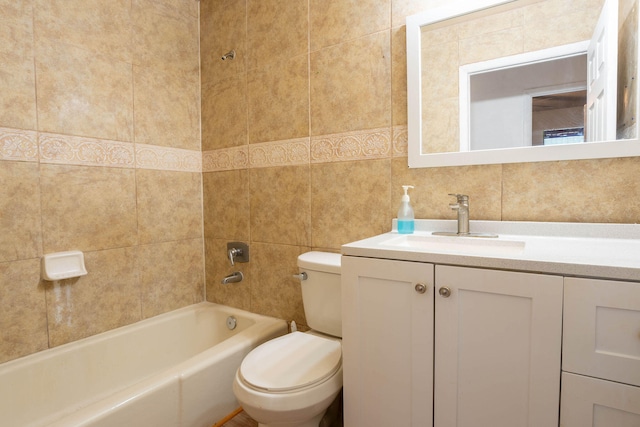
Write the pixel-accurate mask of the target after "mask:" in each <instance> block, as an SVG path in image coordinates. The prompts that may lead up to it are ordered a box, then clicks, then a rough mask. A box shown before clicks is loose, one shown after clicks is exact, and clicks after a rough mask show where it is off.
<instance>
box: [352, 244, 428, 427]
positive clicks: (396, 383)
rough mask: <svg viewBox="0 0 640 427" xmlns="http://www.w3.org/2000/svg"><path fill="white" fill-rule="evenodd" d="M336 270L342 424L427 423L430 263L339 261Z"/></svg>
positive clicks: (359, 259)
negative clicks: (338, 280) (339, 300)
mask: <svg viewBox="0 0 640 427" xmlns="http://www.w3.org/2000/svg"><path fill="white" fill-rule="evenodd" d="M341 271H342V280H343V284H342V292H343V294H342V301H343V306H342V330H343V340H342V352H343V385H344V388H343V391H344V393H345V395H344V399H345V402H346V401H348V402H349V406H348V411H345V414H344V424H345V426H352V427H357V426H362V427H364V426H367V427H374V426H410V425H413V426H425V427H426V426H429V425H431V422H432V418H433V405H432V401H433V319H434V317H433V316H434V310H433V308H434V306H433V299H434V286H433V265H432V264H427V263H418V262H408V261H393V260H383V259H371V258H358V257H344V256H343V257H342V270H341ZM345 333H346V335H345Z"/></svg>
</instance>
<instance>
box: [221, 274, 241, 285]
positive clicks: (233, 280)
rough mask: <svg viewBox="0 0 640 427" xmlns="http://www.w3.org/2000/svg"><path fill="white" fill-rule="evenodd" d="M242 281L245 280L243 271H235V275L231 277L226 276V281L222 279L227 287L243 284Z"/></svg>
mask: <svg viewBox="0 0 640 427" xmlns="http://www.w3.org/2000/svg"><path fill="white" fill-rule="evenodd" d="M242 279H244V276H243V275H242V272H241V271H234V272H233V273H231V274H230V275H228V276H226V277H225V278H224V279H222V284H223V285H226V284H229V283H238V282H241V281H242Z"/></svg>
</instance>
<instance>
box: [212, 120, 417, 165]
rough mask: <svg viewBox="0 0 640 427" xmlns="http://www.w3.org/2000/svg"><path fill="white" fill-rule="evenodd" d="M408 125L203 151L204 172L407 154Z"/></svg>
mask: <svg viewBox="0 0 640 427" xmlns="http://www.w3.org/2000/svg"><path fill="white" fill-rule="evenodd" d="M407 135H408V133H407V126H394V127H392V128H378V129H370V130H364V131H355V132H346V133H338V134H332V135H322V136H313V137H311V138H298V139H290V140H284V141H273V142H264V143H259V144H249V145H248V146H247V145H244V146H241V147H231V148H221V149H219V150H211V151H205V152H203V153H202V171H203V172H217V171H225V170H234V169H247V168H262V167H270V166H291V165H306V164H310V163H329V162H342V161H353V160H367V159H383V158H390V157H406V156H407Z"/></svg>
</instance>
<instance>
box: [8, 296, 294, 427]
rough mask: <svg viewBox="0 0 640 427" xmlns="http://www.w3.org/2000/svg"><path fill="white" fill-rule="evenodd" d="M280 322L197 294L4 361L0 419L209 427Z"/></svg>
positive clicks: (227, 407)
mask: <svg viewBox="0 0 640 427" xmlns="http://www.w3.org/2000/svg"><path fill="white" fill-rule="evenodd" d="M228 316H234V317H235V318H236V319H237V327H236V328H235V329H234V330H233V331H231V330H229V329H228V328H227V323H226V320H227V317H228ZM286 330H287V326H286V322H285V321H284V320H278V319H273V318H270V317H264V316H260V315H256V314H252V313H248V312H246V311H242V310H238V309H234V308H230V307H226V306H223V305H218V304H213V303H208V302H203V303H200V304H195V305H193V306H190V307H185V308H182V309H179V310H176V311H173V312H170V313H166V314H163V315H160V316H157V317H153V318H151V319H147V320H143V321H140V322H138V323H135V324H133V325H129V326H125V327H122V328H119V329H115V330H112V331H109V332H105V333H102V334H99V335H95V336H93V337H89V338H85V339H83V340H80V341H76V342H73V343H69V344H65V345H63V346H60V347H56V348H53V349H50V350H46V351H42V352H40V353H36V354H33V355H29V356H26V357H23V358H20V359H16V360H13V361H10V362H6V363H4V364H1V365H0V426H7V427H22V426H48V427H49V426H51V427H53V426H55V427H62V426H74V427H80V426H92V427H98V426H101V427H102V426H109V427H120V426H123V427H124V426H126V427H143V426H153V427H161V426H166V427H192V426H203V427H204V426H207V427H211V425H212V424H213V423H214V422H216V421H217V420H219V419H220V418H222V417H224V416H225V415H226V414H228V413H229V412H231V411H233V410H234V409H235V408H236V407H237V406H238V404H237V402H236V399H235V397H234V395H233V391H232V389H231V386H232V383H233V377H234V375H235V371H236V369H237V368H238V366H240V362H241V361H242V359H243V357H244V356H245V355H246V354H247V353H248V352H249V351H250V350H251V349H252V348H254V347H255V346H257V345H259V344H260V343H262V342H264V341H266V340H269V339H271V338H273V337H276V336H279V335H282V334H284V333H286Z"/></svg>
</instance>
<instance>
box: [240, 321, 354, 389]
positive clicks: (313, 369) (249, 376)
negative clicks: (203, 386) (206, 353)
mask: <svg viewBox="0 0 640 427" xmlns="http://www.w3.org/2000/svg"><path fill="white" fill-rule="evenodd" d="M341 366H342V345H341V343H340V341H336V340H330V339H327V338H322V337H319V336H317V335H311V334H305V333H302V332H293V333H290V334H287V335H284V336H282V337H279V338H276V339H273V340H271V341H268V342H266V343H264V344H262V345H260V346H258V347H256V348H255V349H253V350H252V351H251V352H250V353H249V354H248V355H247V356H246V357H245V358H244V360H243V361H242V364H241V365H240V369H239V370H238V374H239V376H240V378H241V379H242V381H243V382H244V383H245V384H246V385H248V386H250V387H252V388H253V389H256V390H260V391H267V392H291V391H296V390H300V389H304V388H307V387H310V386H313V385H314V384H318V383H320V382H322V381H324V380H326V379H327V378H329V377H331V376H332V375H334V374H335V373H336V372H337V371H338V370H339V369H340V367H341Z"/></svg>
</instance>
